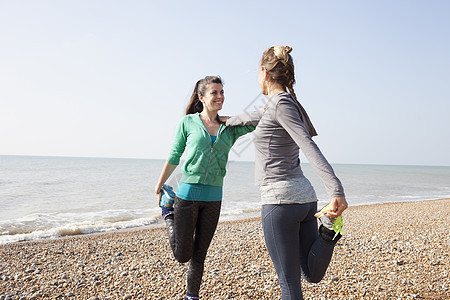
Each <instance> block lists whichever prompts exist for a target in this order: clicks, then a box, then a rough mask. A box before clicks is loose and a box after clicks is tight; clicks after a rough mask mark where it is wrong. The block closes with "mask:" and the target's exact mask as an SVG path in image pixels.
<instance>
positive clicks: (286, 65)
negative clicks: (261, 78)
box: [260, 45, 317, 137]
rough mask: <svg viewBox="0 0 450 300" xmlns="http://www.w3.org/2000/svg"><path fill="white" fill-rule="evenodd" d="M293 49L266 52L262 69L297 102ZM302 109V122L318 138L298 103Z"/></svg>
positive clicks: (262, 59) (283, 48)
mask: <svg viewBox="0 0 450 300" xmlns="http://www.w3.org/2000/svg"><path fill="white" fill-rule="evenodd" d="M291 51H292V48H291V47H289V46H278V45H277V46H272V47H270V48H268V49H267V50H266V51H264V53H263V56H262V58H261V62H260V67H261V68H262V69H264V70H266V72H267V74H268V75H269V78H268V80H269V81H272V82H276V83H278V84H280V85H282V86H283V87H284V88H287V89H288V90H289V93H290V94H291V96H292V97H293V98H294V99H295V100H297V102H298V99H297V95H295V92H294V84H295V74H294V61H293V60H292V56H291V54H290V53H291ZM298 105H299V109H300V118H301V121H302V122H303V123H304V124H305V126H306V129H307V130H308V132H309V134H310V135H311V137H313V136H316V135H317V132H316V129H315V128H314V125H313V124H312V122H311V120H310V119H309V116H308V114H307V113H306V110H305V109H304V108H303V106H302V105H301V104H300V102H298Z"/></svg>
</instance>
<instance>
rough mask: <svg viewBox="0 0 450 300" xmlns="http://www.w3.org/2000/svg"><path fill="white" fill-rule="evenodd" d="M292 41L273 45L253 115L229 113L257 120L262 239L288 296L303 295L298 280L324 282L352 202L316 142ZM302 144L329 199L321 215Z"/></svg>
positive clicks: (241, 120)
mask: <svg viewBox="0 0 450 300" xmlns="http://www.w3.org/2000/svg"><path fill="white" fill-rule="evenodd" d="M291 51H292V48H291V47H289V46H273V47H270V48H268V49H267V50H266V51H265V52H264V54H263V57H262V59H261V62H260V71H259V78H258V81H259V84H260V86H261V89H262V93H263V94H264V95H268V97H269V99H268V101H267V102H266V104H265V105H264V107H263V108H262V109H261V110H260V111H258V112H253V113H244V114H242V115H239V116H236V117H232V118H230V119H228V121H227V126H236V125H250V124H256V123H258V126H257V127H256V130H255V133H254V145H255V150H256V155H255V179H256V184H257V185H259V186H260V190H261V199H262V212H261V214H262V225H263V230H264V239H265V242H266V245H267V249H268V250H269V254H270V257H271V259H272V261H273V263H274V266H275V269H276V271H277V274H278V281H279V283H280V287H281V292H282V299H283V300H287V299H303V296H302V292H301V282H300V279H301V277H302V276H303V278H305V279H306V280H307V281H309V282H319V281H320V280H322V278H323V276H324V275H325V272H326V270H327V268H328V265H329V263H330V261H331V257H332V254H333V249H334V246H335V244H336V242H337V241H338V240H339V238H340V237H341V233H342V231H341V227H342V217H341V214H342V212H343V211H344V210H345V209H346V208H347V206H348V205H347V201H346V199H345V195H344V189H343V187H342V184H341V182H340V181H339V179H338V178H337V177H336V175H335V174H334V171H333V168H332V167H331V166H330V164H329V163H328V162H327V160H326V159H325V157H324V156H323V154H322V152H321V151H320V150H319V148H318V147H317V145H316V143H314V141H313V140H312V136H315V135H317V133H316V131H315V129H314V126H313V125H312V123H311V121H310V119H309V117H308V115H307V113H306V111H305V110H304V109H303V107H302V106H301V105H300V103H299V102H298V101H297V98H296V95H295V93H294V89H293V85H294V83H295V77H294V64H293V60H292V57H291V55H290V54H289V53H290V52H291ZM299 149H301V150H302V152H303V153H304V154H305V156H306V157H307V159H308V161H309V163H310V164H311V166H312V167H313V169H314V170H315V171H316V173H317V174H318V175H319V177H320V178H321V180H322V181H323V183H324V184H325V187H326V189H327V192H328V194H329V196H330V197H331V202H330V204H329V205H327V206H326V207H324V208H323V209H322V210H321V212H320V214H317V217H320V219H319V220H320V221H321V223H322V224H321V225H320V227H319V228H318V226H317V220H316V217H315V214H316V212H317V196H316V193H315V191H314V188H313V187H312V185H311V183H310V182H309V180H308V179H307V178H306V177H305V176H304V175H303V172H302V169H301V167H300V159H299Z"/></svg>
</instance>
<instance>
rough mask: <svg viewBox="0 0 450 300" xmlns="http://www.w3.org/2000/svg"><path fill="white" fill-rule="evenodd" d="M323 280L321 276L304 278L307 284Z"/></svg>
mask: <svg viewBox="0 0 450 300" xmlns="http://www.w3.org/2000/svg"><path fill="white" fill-rule="evenodd" d="M322 279H323V276H312V277H305V280H306V281H308V282H309V283H319V282H321V281H322Z"/></svg>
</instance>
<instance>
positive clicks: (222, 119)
mask: <svg viewBox="0 0 450 300" xmlns="http://www.w3.org/2000/svg"><path fill="white" fill-rule="evenodd" d="M229 118H230V117H229V116H219V121H220V122H221V123H226V122H227V121H228V119H229Z"/></svg>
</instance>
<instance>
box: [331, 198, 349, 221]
mask: <svg viewBox="0 0 450 300" xmlns="http://www.w3.org/2000/svg"><path fill="white" fill-rule="evenodd" d="M347 207H348V204H347V200H346V199H345V197H344V196H340V197H333V199H331V209H330V210H329V211H328V212H327V215H328V216H329V217H330V218H337V217H339V216H340V215H342V213H343V212H344V210H346V209H347Z"/></svg>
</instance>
